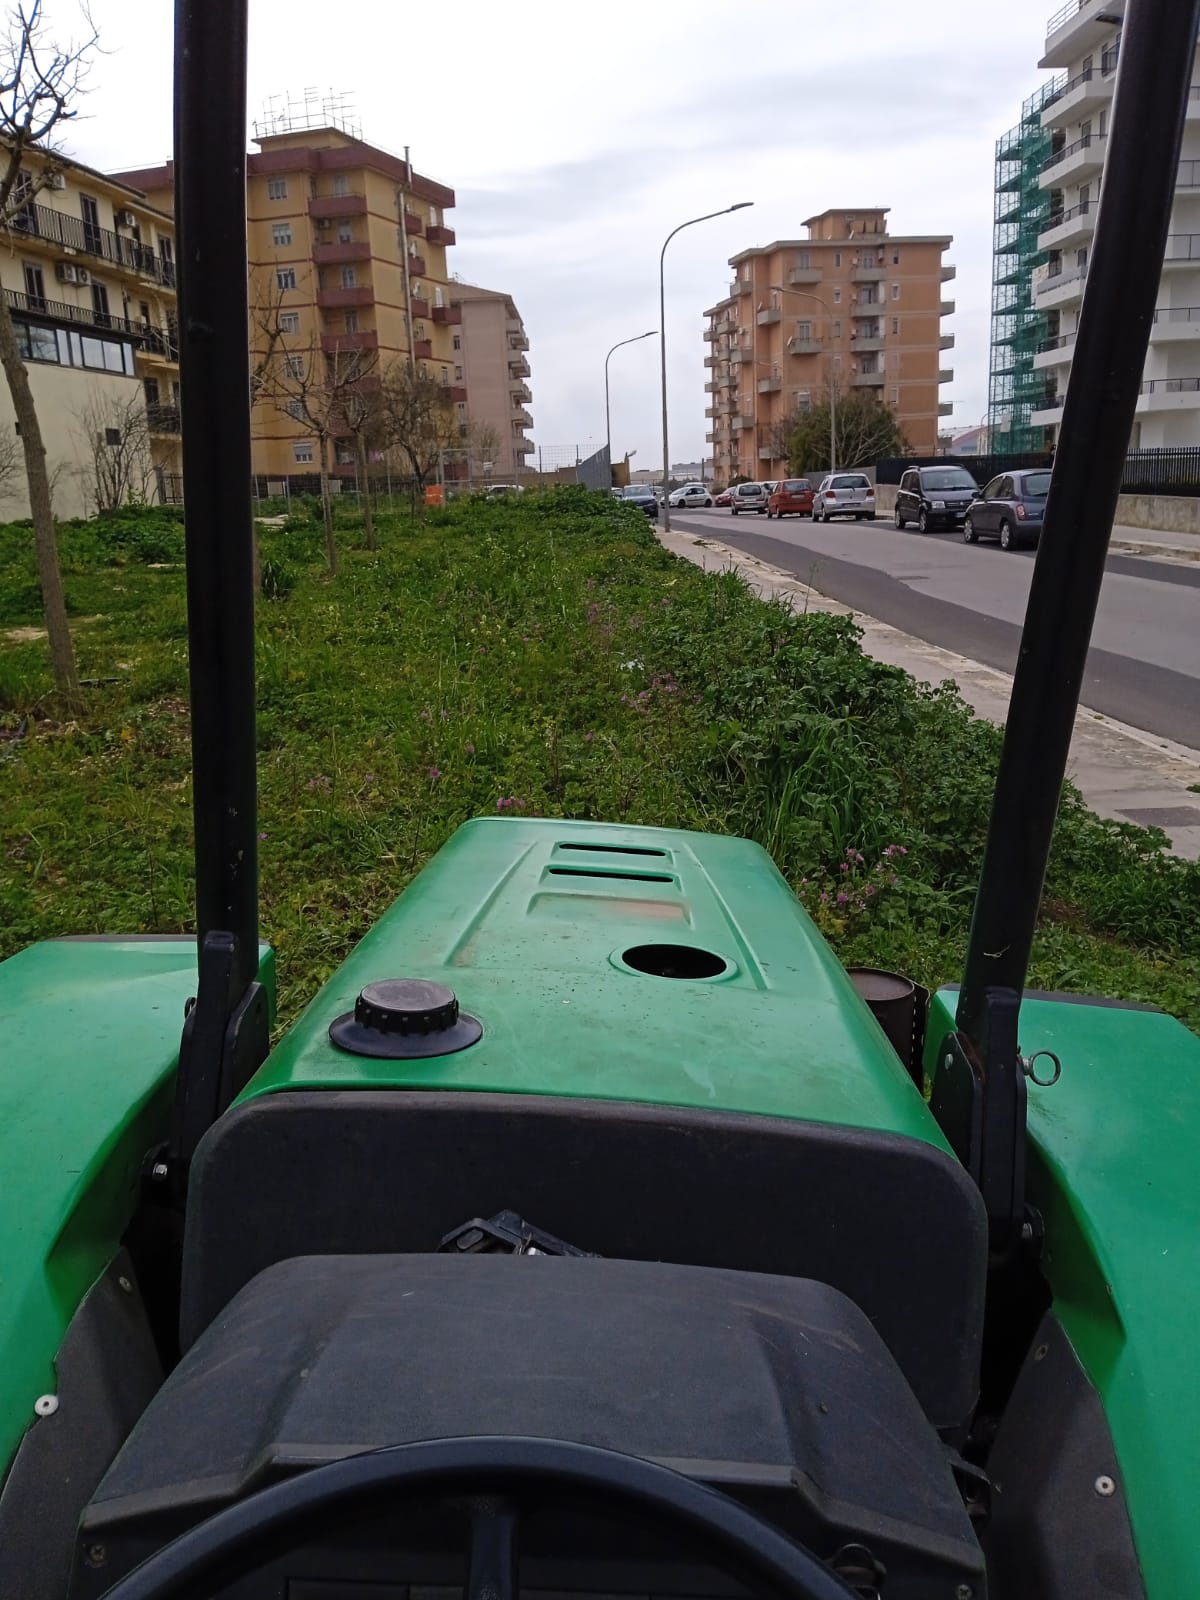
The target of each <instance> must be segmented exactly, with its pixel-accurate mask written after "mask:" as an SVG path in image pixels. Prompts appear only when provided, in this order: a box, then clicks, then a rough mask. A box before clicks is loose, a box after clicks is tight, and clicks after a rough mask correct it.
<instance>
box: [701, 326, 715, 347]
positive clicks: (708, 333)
mask: <svg viewBox="0 0 1200 1600" xmlns="http://www.w3.org/2000/svg"><path fill="white" fill-rule="evenodd" d="M701 337H702V338H703V339H704V342H705V344H711V343H712V342H713V340H714V339H715V338H716V337H717V330H716V328H705V330H704V333H703V334H702V336H701Z"/></svg>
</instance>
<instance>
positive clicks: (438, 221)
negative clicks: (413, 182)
mask: <svg viewBox="0 0 1200 1600" xmlns="http://www.w3.org/2000/svg"><path fill="white" fill-rule="evenodd" d="M429 224H430V226H431V227H433V228H440V227H441V225H442V213H441V209H440V208H439V207H438V206H430V208H429Z"/></svg>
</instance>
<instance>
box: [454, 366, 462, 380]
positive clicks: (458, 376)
mask: <svg viewBox="0 0 1200 1600" xmlns="http://www.w3.org/2000/svg"><path fill="white" fill-rule="evenodd" d="M462 372H463V369H462V368H461V367H455V369H454V381H455V383H461V382H462V381H463V376H462Z"/></svg>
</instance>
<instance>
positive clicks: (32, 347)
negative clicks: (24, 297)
mask: <svg viewBox="0 0 1200 1600" xmlns="http://www.w3.org/2000/svg"><path fill="white" fill-rule="evenodd" d="M15 331H16V335H17V347H18V348H19V350H20V352H21V355H22V356H23V357H24V359H25V360H26V361H53V362H56V363H58V364H60V365H62V364H63V356H62V352H61V351H60V349H59V346H58V339H57V337H56V335H55V332H54V329H53V328H39V327H38V326H37V325H36V324H33V325H32V326H26V324H25V323H22V322H18V323H17V325H16V330H15Z"/></svg>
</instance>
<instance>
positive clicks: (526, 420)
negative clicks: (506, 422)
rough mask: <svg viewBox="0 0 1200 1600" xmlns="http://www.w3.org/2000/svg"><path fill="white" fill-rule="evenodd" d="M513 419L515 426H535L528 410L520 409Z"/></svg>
mask: <svg viewBox="0 0 1200 1600" xmlns="http://www.w3.org/2000/svg"><path fill="white" fill-rule="evenodd" d="M465 397H466V394H465V391H464V399H465ZM512 421H513V427H514V428H532V427H533V418H532V417H531V416H530V415H529V413H528V411H518V412H517V414H516V416H515V417H514V418H513V419H512Z"/></svg>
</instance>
